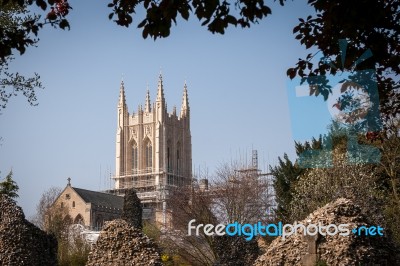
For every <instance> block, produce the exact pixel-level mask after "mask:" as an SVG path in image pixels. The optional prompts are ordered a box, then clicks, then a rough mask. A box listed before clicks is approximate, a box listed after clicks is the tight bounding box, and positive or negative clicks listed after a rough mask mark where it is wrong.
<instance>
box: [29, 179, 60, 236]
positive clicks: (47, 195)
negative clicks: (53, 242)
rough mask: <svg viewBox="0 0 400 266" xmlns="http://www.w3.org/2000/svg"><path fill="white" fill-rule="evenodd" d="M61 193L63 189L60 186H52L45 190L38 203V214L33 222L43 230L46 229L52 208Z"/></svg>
mask: <svg viewBox="0 0 400 266" xmlns="http://www.w3.org/2000/svg"><path fill="white" fill-rule="evenodd" d="M60 194H61V189H60V188H58V187H51V188H49V189H48V190H46V191H45V192H43V194H42V196H41V197H40V200H39V203H38V204H37V205H36V214H35V216H34V217H33V220H32V222H33V223H34V224H35V225H36V226H37V227H39V228H40V229H42V230H45V229H46V225H47V224H48V222H47V219H48V218H49V215H50V208H51V206H52V205H53V204H54V202H55V201H56V199H57V198H58V196H59V195H60Z"/></svg>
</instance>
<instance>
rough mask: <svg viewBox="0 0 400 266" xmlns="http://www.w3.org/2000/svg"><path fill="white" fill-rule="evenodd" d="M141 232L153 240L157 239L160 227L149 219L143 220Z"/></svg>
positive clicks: (159, 234)
mask: <svg viewBox="0 0 400 266" xmlns="http://www.w3.org/2000/svg"><path fill="white" fill-rule="evenodd" d="M143 233H144V234H145V235H146V236H148V237H150V238H152V239H154V240H155V241H159V239H160V236H161V231H160V229H158V227H157V225H155V224H154V223H152V222H150V221H143Z"/></svg>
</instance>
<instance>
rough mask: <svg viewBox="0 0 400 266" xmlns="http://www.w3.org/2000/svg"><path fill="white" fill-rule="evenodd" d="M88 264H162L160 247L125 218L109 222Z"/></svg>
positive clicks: (139, 265)
mask: <svg viewBox="0 0 400 266" xmlns="http://www.w3.org/2000/svg"><path fill="white" fill-rule="evenodd" d="M86 265H87V266H95V265H102V266H106V265H110V266H111V265H113V266H118V265H121V266H122V265H124V266H130V265H132V266H133V265H137V266H141V265H146V266H152V265H155V266H158V265H162V263H161V256H160V254H159V251H158V248H157V246H156V244H155V243H154V242H153V240H152V239H150V238H148V237H147V236H146V235H144V234H143V233H142V231H141V230H139V229H137V228H134V227H132V226H130V225H129V224H128V223H127V222H126V221H125V220H122V219H117V220H113V221H111V222H107V223H106V225H105V226H104V227H103V230H102V231H101V232H100V236H99V238H98V240H97V242H96V244H95V245H94V246H93V248H92V251H91V252H90V253H89V259H88V262H87V264H86Z"/></svg>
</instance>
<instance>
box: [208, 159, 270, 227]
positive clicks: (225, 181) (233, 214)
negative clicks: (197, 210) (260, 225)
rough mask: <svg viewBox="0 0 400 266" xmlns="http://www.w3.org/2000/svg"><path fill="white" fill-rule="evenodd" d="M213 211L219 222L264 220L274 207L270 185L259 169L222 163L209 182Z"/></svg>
mask: <svg viewBox="0 0 400 266" xmlns="http://www.w3.org/2000/svg"><path fill="white" fill-rule="evenodd" d="M210 193H211V197H213V211H214V213H215V215H216V217H217V218H218V220H219V221H220V222H225V223H233V222H238V223H242V224H244V223H257V222H258V221H266V220H267V218H268V215H267V214H268V213H267V212H268V210H269V209H270V207H271V206H272V205H273V199H272V194H273V193H272V184H270V183H269V181H268V179H267V178H265V176H264V175H261V174H260V172H259V170H258V169H255V168H253V167H248V166H246V165H245V164H243V163H240V162H232V163H225V164H222V165H221V166H220V167H219V168H218V169H217V171H216V174H215V177H214V179H213V180H212V188H211V191H210Z"/></svg>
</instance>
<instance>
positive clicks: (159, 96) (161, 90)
mask: <svg viewBox="0 0 400 266" xmlns="http://www.w3.org/2000/svg"><path fill="white" fill-rule="evenodd" d="M157 102H165V98H164V87H163V81H162V75H161V73H160V76H159V77H158V88H157Z"/></svg>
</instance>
